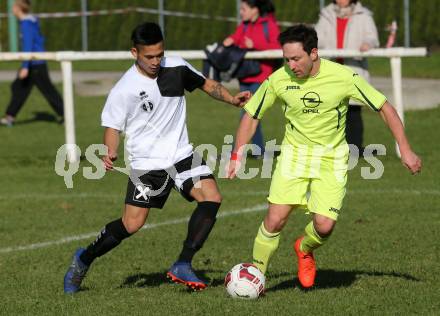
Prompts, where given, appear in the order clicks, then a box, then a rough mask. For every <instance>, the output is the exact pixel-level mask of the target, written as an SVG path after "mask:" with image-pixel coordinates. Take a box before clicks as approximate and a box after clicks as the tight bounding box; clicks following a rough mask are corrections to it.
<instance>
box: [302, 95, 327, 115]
mask: <svg viewBox="0 0 440 316" xmlns="http://www.w3.org/2000/svg"><path fill="white" fill-rule="evenodd" d="M301 100H302V102H303V104H304V106H305V108H304V109H303V113H319V110H318V109H317V107H318V106H319V105H320V104H321V103H322V101H321V97H320V96H319V94H317V93H316V92H313V91H310V92H307V93H306V94H305V95H304V96H303V97H302V98H301Z"/></svg>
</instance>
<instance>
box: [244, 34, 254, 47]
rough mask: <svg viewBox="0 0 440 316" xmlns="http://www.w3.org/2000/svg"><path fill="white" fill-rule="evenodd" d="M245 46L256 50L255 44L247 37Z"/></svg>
mask: <svg viewBox="0 0 440 316" xmlns="http://www.w3.org/2000/svg"><path fill="white" fill-rule="evenodd" d="M244 46H246V48H254V42H253V41H252V40H251V39H250V38H249V37H247V36H245V37H244Z"/></svg>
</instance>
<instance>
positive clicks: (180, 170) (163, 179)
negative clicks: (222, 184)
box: [125, 155, 214, 209]
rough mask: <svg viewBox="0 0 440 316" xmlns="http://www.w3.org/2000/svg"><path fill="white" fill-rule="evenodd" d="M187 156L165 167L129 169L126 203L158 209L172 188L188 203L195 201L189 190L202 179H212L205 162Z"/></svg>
mask: <svg viewBox="0 0 440 316" xmlns="http://www.w3.org/2000/svg"><path fill="white" fill-rule="evenodd" d="M193 157H194V155H191V156H189V157H188V158H185V159H183V160H181V161H179V162H177V163H176V164H175V165H174V166H173V167H171V168H170V169H166V170H151V171H134V172H133V171H132V173H131V175H130V178H129V179H128V184H127V194H126V196H125V203H126V204H130V205H134V206H138V207H145V208H159V209H161V208H162V207H163V206H164V204H165V202H166V201H167V199H168V196H169V195H170V192H171V189H172V188H174V189H175V190H177V191H179V192H180V194H181V195H182V196H183V197H184V198H185V199H186V200H187V201H189V202H192V201H194V198H192V197H191V195H190V192H191V190H192V188H193V187H194V185H195V184H196V183H197V182H198V181H200V180H203V179H214V176H213V175H212V171H211V169H210V168H209V167H208V166H207V165H206V162H205V161H204V160H203V159H201V158H200V157H198V158H197V159H193Z"/></svg>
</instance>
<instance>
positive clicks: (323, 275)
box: [0, 84, 440, 315]
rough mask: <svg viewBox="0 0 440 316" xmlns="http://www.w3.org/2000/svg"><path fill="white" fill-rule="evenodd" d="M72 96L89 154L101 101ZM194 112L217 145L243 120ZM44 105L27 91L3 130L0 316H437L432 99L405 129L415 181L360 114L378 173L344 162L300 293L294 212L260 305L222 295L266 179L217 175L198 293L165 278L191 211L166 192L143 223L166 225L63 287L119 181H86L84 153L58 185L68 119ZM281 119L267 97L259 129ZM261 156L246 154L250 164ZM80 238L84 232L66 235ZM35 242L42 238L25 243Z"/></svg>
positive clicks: (258, 210) (276, 128)
mask: <svg viewBox="0 0 440 316" xmlns="http://www.w3.org/2000/svg"><path fill="white" fill-rule="evenodd" d="M0 95H1V96H2V106H4V103H5V102H6V101H5V100H7V99H8V98H9V86H8V85H6V84H1V85H0ZM75 102H76V122H77V139H78V145H79V147H80V148H81V150H82V151H83V152H84V151H85V149H86V147H87V146H88V145H90V144H93V143H100V142H101V138H102V129H101V128H100V127H99V124H100V111H101V108H102V104H103V102H104V98H103V97H96V98H81V97H78V96H77V97H76V99H75ZM188 112H189V119H188V125H189V133H190V138H191V140H192V141H193V142H194V143H195V144H203V143H212V144H214V145H216V146H217V147H218V148H219V147H220V146H221V145H222V144H223V137H224V135H225V134H233V133H234V131H235V128H236V126H237V120H238V112H237V110H235V109H233V108H229V107H228V106H227V105H223V104H220V103H216V102H213V101H211V100H210V99H209V98H208V97H207V96H205V95H204V94H203V93H201V92H195V93H193V94H190V95H189V96H188ZM50 113H51V112H50V110H49V107H48V105H47V104H46V103H45V101H44V100H43V99H42V97H41V96H40V95H39V94H38V93H36V92H34V93H33V95H32V97H31V99H30V100H29V101H28V103H27V104H26V105H25V108H24V109H23V112H22V113H21V114H20V117H19V121H18V122H17V124H16V125H15V126H14V127H13V128H1V129H0V175H1V177H0V216H1V221H0V270H1V275H2V280H1V282H0V306H1V307H0V314H3V315H18V314H33V315H41V314H44V315H60V314H68V315H97V314H101V315H116V314H119V315H120V314H126V315H140V314H142V315H156V314H161V315H177V314H182V315H183V314H189V315H209V314H220V315H221V314H232V315H250V314H255V315H274V314H278V315H294V314H298V315H307V314H314V315H318V314H319V315H324V314H337V315H341V314H350V315H353V314H357V315H359V314H386V315H405V314H423V315H436V314H437V315H438V313H439V311H440V304H439V295H438V293H439V292H438V290H439V284H440V266H439V259H440V258H439V254H440V252H439V250H440V249H439V242H438V241H439V239H440V232H439V224H440V208H439V203H440V180H439V179H440V177H439V176H440V174H439V173H440V172H439V171H440V161H439V157H440V149H439V146H438V140H439V132H438V127H439V126H440V108H437V109H433V110H426V111H418V112H407V113H406V116H405V119H406V124H407V126H408V128H407V133H408V135H409V138H410V140H411V141H412V143H413V147H414V149H415V151H416V152H417V153H419V154H420V155H421V157H422V158H423V163H424V171H423V172H422V173H421V174H420V175H418V176H416V177H415V176H411V175H410V174H409V173H408V172H407V171H406V170H405V169H404V168H403V167H402V166H401V164H400V161H399V160H398V159H397V158H396V156H395V154H394V144H393V141H392V139H391V136H390V134H389V133H388V131H387V130H386V128H385V127H384V124H383V123H382V122H381V120H380V118H379V116H378V115H377V114H375V113H372V112H370V111H368V110H366V111H364V113H365V115H364V117H365V125H366V129H367V130H366V135H365V137H366V142H367V143H383V144H385V146H386V148H387V155H386V156H384V157H381V158H380V159H381V161H382V162H383V164H384V166H385V173H384V175H383V177H382V178H381V179H379V180H364V179H362V177H361V169H360V168H361V167H368V166H369V165H368V164H367V163H366V162H365V161H363V160H362V161H361V162H360V164H359V165H358V166H357V167H356V168H355V169H353V170H352V171H350V177H349V178H350V179H349V185H348V193H347V196H346V199H345V205H344V209H343V213H342V215H341V217H340V220H339V223H338V227H337V229H336V231H335V232H334V235H333V236H332V238H331V239H330V241H329V242H328V244H327V245H325V246H324V247H322V248H321V249H319V250H318V251H317V252H316V259H317V263H318V268H319V271H318V277H317V282H316V283H317V286H316V287H315V288H314V289H313V290H310V291H307V292H306V291H303V290H301V289H300V287H299V285H298V281H297V278H296V260H295V258H294V256H293V252H292V244H293V241H294V240H295V239H296V237H297V236H298V235H300V234H302V230H303V228H304V226H305V225H306V223H307V222H308V221H309V218H308V216H305V215H304V214H303V213H301V212H298V213H294V214H292V216H291V218H290V221H289V223H288V225H287V227H286V228H285V230H284V231H283V234H282V239H281V244H280V247H279V250H278V252H277V253H276V255H275V257H274V259H273V261H272V264H271V267H270V271H269V273H268V282H267V293H266V295H265V297H263V298H261V299H259V300H258V301H239V300H232V299H230V298H229V297H227V295H226V292H225V290H224V288H223V278H224V276H225V274H226V272H227V270H228V269H230V268H231V267H232V266H233V265H235V264H236V263H239V262H247V261H249V260H251V252H252V244H253V239H254V237H255V234H256V231H257V228H258V225H259V224H260V222H261V220H262V218H263V216H264V209H265V203H266V202H265V195H266V192H267V190H268V187H269V183H270V179H260V178H256V179H253V180H234V181H227V180H225V179H219V181H218V182H219V186H220V189H221V191H222V193H223V195H224V202H223V205H222V208H221V211H220V215H221V216H222V217H220V218H219V220H218V221H217V224H216V227H215V228H214V230H213V232H212V235H211V237H210V239H209V240H208V242H207V244H206V245H205V247H204V248H203V249H202V250H201V251H200V253H199V254H198V255H197V256H196V257H195V260H194V267H195V268H196V269H197V270H198V271H199V272H200V273H201V275H203V276H205V277H206V278H207V279H209V280H210V283H211V286H210V287H209V288H208V289H207V290H206V291H204V292H200V293H190V292H187V291H186V289H185V288H183V287H181V286H177V285H174V284H170V283H168V282H167V281H166V279H165V271H166V270H167V268H168V267H169V266H170V265H171V264H172V263H173V262H174V260H175V259H176V256H177V255H178V253H179V251H180V247H181V243H182V240H183V238H184V236H185V234H186V225H185V224H184V220H181V221H180V222H179V221H177V222H178V223H175V224H170V223H168V224H167V222H169V221H171V220H176V219H177V220H179V219H183V218H185V217H187V216H189V215H190V214H191V212H192V209H193V208H194V207H195V205H194V204H192V205H191V204H189V203H184V202H182V201H183V200H182V199H181V198H180V196H179V195H178V194H176V193H173V194H172V195H171V197H170V199H169V201H168V202H167V204H166V206H165V208H164V210H162V211H160V210H153V211H152V212H151V214H150V218H149V219H148V223H150V224H161V223H162V224H161V226H158V227H152V228H150V229H145V230H142V231H140V232H139V233H138V234H136V235H135V236H133V237H132V238H130V239H128V240H126V241H124V243H123V244H122V245H121V246H120V247H118V248H117V249H115V251H113V252H111V253H109V254H108V255H106V256H104V257H102V258H100V259H98V260H97V261H96V262H95V263H94V265H93V267H92V268H91V270H90V272H89V274H88V277H87V278H86V279H85V281H84V283H83V285H84V291H81V292H79V293H78V294H77V295H75V296H66V295H64V294H63V291H62V280H63V275H64V273H65V271H66V268H67V266H68V265H69V264H70V261H71V255H72V253H73V252H74V250H75V249H76V248H77V247H78V246H85V245H87V244H88V243H89V242H91V241H92V240H93V239H94V237H93V235H94V232H98V231H99V230H100V229H101V227H102V226H103V225H104V224H105V223H107V222H109V221H110V220H113V219H115V218H117V217H119V216H120V213H121V208H122V204H123V199H124V197H125V186H126V181H127V180H126V177H125V176H124V175H122V174H120V173H116V172H113V173H109V174H107V175H106V176H105V177H104V178H103V179H101V180H98V181H97V180H95V181H93V180H86V179H84V178H83V176H82V167H87V166H90V164H89V163H88V162H87V161H82V163H81V168H80V170H79V172H78V173H77V174H76V175H75V176H74V178H73V181H74V187H73V189H66V187H65V185H64V182H63V178H61V177H59V176H57V175H56V174H55V171H54V160H55V155H56V151H57V149H58V148H59V146H61V145H62V144H63V143H64V136H63V135H64V129H63V126H60V125H58V124H56V123H55V122H53V117H52V116H51V114H50ZM280 122H284V120H283V119H282V116H281V111H280V110H279V109H277V108H275V107H274V109H272V110H271V111H270V112H268V113H267V115H266V118H265V120H264V121H263V124H264V131H265V133H266V137H267V138H268V139H272V138H277V139H278V143H279V142H280V141H281V137H282V135H283V130H282V128H283V127H282V125H283V124H282V123H280ZM119 164H120V165H121V164H122V163H121V162H119ZM260 164H261V162H258V161H253V162H251V166H252V167H257V166H259V165H260ZM233 212H236V213H233ZM240 212H241V213H240ZM82 235H87V236H86V237H82V239H81V236H82ZM74 236H76V237H77V239H81V240H73V239H74V238H71V240H69V239H68V238H69V237H74ZM57 241H58V243H57ZM40 243H46V244H40ZM35 244H39V246H40V248H37V249H32V247H35V246H32V245H35ZM20 247H21V248H20Z"/></svg>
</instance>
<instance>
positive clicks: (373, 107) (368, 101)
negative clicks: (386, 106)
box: [354, 85, 379, 112]
mask: <svg viewBox="0 0 440 316" xmlns="http://www.w3.org/2000/svg"><path fill="white" fill-rule="evenodd" d="M354 86H355V87H356V89H358V91H359V93H360V94H361V95H362V97H363V98H364V100H365V101H367V104H368V105H369V106H370V107H371V108H372V109H373V110H374V111H376V112H379V109H378V108H376V107H375V106H374V104H373V103H371V101H370V100H368V98H367V96H366V95H365V94H364V93H363V92H362V91H361V89H359V88H358V86H357V85H354Z"/></svg>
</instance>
